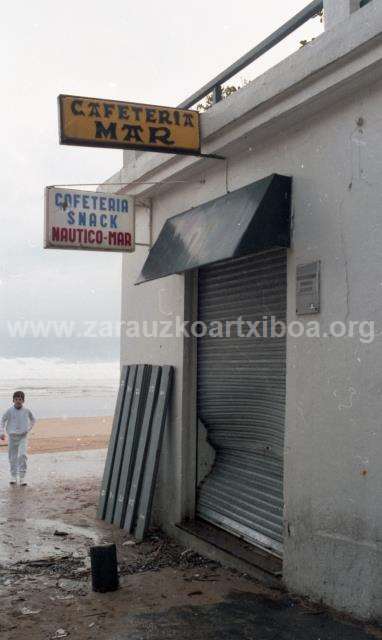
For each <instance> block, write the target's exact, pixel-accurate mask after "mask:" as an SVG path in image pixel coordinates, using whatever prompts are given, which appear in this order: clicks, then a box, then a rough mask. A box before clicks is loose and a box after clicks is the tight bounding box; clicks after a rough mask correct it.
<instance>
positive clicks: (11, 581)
mask: <svg viewBox="0 0 382 640" xmlns="http://www.w3.org/2000/svg"><path fill="white" fill-rule="evenodd" d="M103 459H104V452H100V451H98V452H91V451H89V452H81V453H77V454H73V453H64V454H60V455H57V456H55V457H52V456H50V455H49V454H45V455H40V456H32V457H31V466H32V467H33V468H32V472H31V482H30V486H28V487H26V488H25V489H24V488H21V487H18V488H11V487H9V485H8V484H7V483H6V482H5V481H4V480H2V481H1V484H0V592H1V596H0V598H1V611H2V613H1V616H0V635H1V638H2V640H20V639H21V638H26V639H28V640H44V639H50V638H65V637H68V638H73V639H75V640H87V639H89V640H90V639H93V638H100V639H105V640H106V639H107V640H127V639H128V640H169V639H172V638H179V639H181V640H212V639H215V638H217V639H219V640H234V639H238V640H239V639H248V640H249V639H250V638H251V640H253V639H254V638H256V640H274V639H276V638H277V639H278V640H284V639H285V640H318V638H320V640H367V639H370V638H376V637H382V634H380V632H379V630H378V629H377V628H371V627H370V628H366V627H365V626H364V625H362V624H361V625H356V626H354V625H353V624H352V623H351V622H349V621H346V620H340V619H337V620H336V619H335V618H334V617H333V616H332V615H331V614H329V613H328V612H327V611H324V610H322V608H320V607H317V606H314V605H312V604H309V603H306V602H302V601H299V600H297V599H293V598H291V597H290V596H288V595H286V594H285V593H283V592H281V591H280V592H278V591H271V590H269V589H266V588H264V587H263V586H262V585H261V584H259V583H258V582H256V581H255V580H253V579H251V578H249V577H248V576H245V575H239V574H237V573H235V572H234V571H231V570H229V569H226V568H224V567H222V566H220V565H218V564H217V563H216V562H212V561H209V560H208V559H206V558H202V557H201V556H198V555H197V554H195V553H193V552H192V550H190V549H184V548H183V547H180V546H179V545H177V544H176V543H175V542H174V541H172V540H170V539H169V538H168V537H166V536H164V535H163V534H162V533H161V532H159V531H152V532H151V533H150V535H149V537H148V539H147V540H146V541H145V542H144V543H142V544H135V542H134V540H133V539H132V538H131V537H130V536H129V535H127V534H126V533H125V532H123V531H121V530H119V529H117V528H115V527H110V526H109V525H106V524H105V523H103V522H99V521H97V520H96V506H97V501H98V490H99V482H100V475H101V472H102V466H103ZM0 462H1V460H0ZM110 542H115V543H116V544H117V548H118V559H119V568H120V582H121V588H120V589H119V590H118V591H116V592H114V593H108V594H98V593H94V592H92V591H91V580H90V563H89V548H90V546H91V545H92V544H102V543H110Z"/></svg>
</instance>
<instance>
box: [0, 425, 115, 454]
mask: <svg viewBox="0 0 382 640" xmlns="http://www.w3.org/2000/svg"><path fill="white" fill-rule="evenodd" d="M112 421H113V418H112V417H111V416H107V417H97V418H67V419H62V418H47V419H41V420H38V422H37V424H36V426H35V427H34V429H33V430H32V431H31V433H30V436H29V447H28V451H29V453H30V454H33V453H54V452H57V451H84V450H85V449H103V448H105V447H107V444H108V441H109V436H110V431H111V425H112ZM6 448H7V445H6V443H5V444H4V443H0V450H2V451H3V450H4V449H6Z"/></svg>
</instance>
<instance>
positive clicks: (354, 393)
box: [110, 0, 382, 619]
mask: <svg viewBox="0 0 382 640" xmlns="http://www.w3.org/2000/svg"><path fill="white" fill-rule="evenodd" d="M324 4H325V20H326V24H325V27H326V28H325V32H324V33H323V34H322V35H321V36H320V37H318V38H316V39H315V40H314V41H313V42H311V43H309V44H308V45H307V46H305V47H303V48H302V49H300V50H298V51H297V52H296V53H295V54H293V55H292V56H290V57H288V58H287V59H285V60H283V61H282V62H281V63H280V64H278V65H277V66H275V67H273V68H272V69H270V70H269V71H267V72H266V73H265V74H263V75H262V76H261V77H259V78H257V79H256V80H255V81H253V82H252V83H250V84H249V85H248V86H246V87H244V88H243V89H241V90H240V91H239V92H237V93H236V94H234V95H232V96H230V97H229V98H227V99H225V100H224V101H222V102H220V103H218V104H216V105H214V106H213V108H211V109H210V110H208V111H207V112H206V113H204V114H203V115H202V116H201V125H202V151H203V152H204V153H206V154H218V155H220V156H222V157H224V158H225V159H224V160H220V159H212V158H210V159H206V158H200V157H188V156H161V155H159V154H152V153H136V152H125V154H124V167H123V168H122V169H121V171H120V172H119V174H118V175H117V176H113V177H112V178H111V179H110V182H113V181H114V182H115V181H116V178H117V180H118V181H120V182H129V183H130V182H132V181H134V180H139V181H140V184H136V185H135V186H130V187H128V188H127V189H125V191H126V192H129V193H132V194H134V195H135V196H136V240H137V243H139V244H138V245H137V247H136V251H135V253H134V254H129V255H127V256H125V257H124V261H123V284H122V320H123V321H124V323H125V328H126V330H125V331H123V332H122V362H123V364H133V363H149V364H169V365H173V366H174V367H175V371H176V374H175V386H174V390H173V396H172V404H171V409H170V414H169V420H168V424H167V427H166V432H165V439H164V442H163V449H162V454H161V462H160V472H159V479H158V486H157V491H156V497H155V508H154V519H155V522H156V523H157V524H160V525H161V526H162V527H163V528H165V529H166V530H168V531H169V532H170V533H171V534H172V535H174V536H176V537H178V538H179V539H181V540H183V541H186V542H187V544H188V545H189V546H191V547H192V546H193V547H195V548H198V549H201V550H202V551H204V552H205V553H209V554H211V555H214V556H215V557H222V558H223V559H224V560H225V561H230V558H231V556H234V555H235V541H236V542H237V545H238V546H239V543H240V540H244V541H245V542H246V544H247V545H248V546H249V547H253V548H254V550H255V556H256V550H258V552H259V562H258V567H259V568H258V572H257V573H256V568H254V567H255V566H256V560H254V566H253V567H252V569H253V571H254V573H255V575H259V576H260V575H261V576H263V577H264V578H266V577H267V576H268V577H269V576H272V575H273V576H275V575H276V574H278V573H279V571H278V570H275V569H274V562H273V561H274V559H275V558H276V559H277V558H282V580H283V581H284V583H285V584H286V586H287V588H288V589H290V590H291V591H292V592H295V593H299V594H302V595H305V596H308V597H311V598H313V599H315V600H322V601H323V602H325V603H326V604H329V605H331V606H334V607H336V608H337V609H340V610H343V611H347V612H349V613H351V614H353V615H355V616H358V617H361V618H364V619H381V618H382V580H381V577H380V573H381V560H382V508H381V502H382V466H381V464H380V457H381V454H382V428H381V413H382V411H381V409H382V370H381V362H382V352H381V351H382V350H381V345H382V343H381V336H380V331H381V326H382V249H381V247H382V208H381V207H382V205H381V202H382V180H381V176H382V5H381V3H380V2H379V0H372V1H371V2H368V3H367V4H365V3H362V4H365V6H362V7H361V6H360V2H359V1H358V2H355V1H350V0H328V1H327V2H326V3H324ZM283 202H284V204H283ZM185 212H186V213H185ZM219 212H221V215H219ZM179 214H183V215H179ZM236 215H238V217H237V218H236V217H235V216H236ZM174 216H179V217H178V218H176V219H175V220H172V218H174ZM246 216H247V217H246ZM233 221H234V223H233ZM166 223H167V226H166ZM232 225H233V226H232ZM235 225H236V226H235ZM240 225H242V226H240ZM280 225H281V227H282V230H281V231H280V228H279V226H280ZM283 225H284V226H283ZM285 225H286V226H285ZM286 227H288V229H287V230H286ZM236 233H238V234H239V235H238V236H237V237H236V235H235V234H236ZM234 240H235V242H234ZM167 242H168V244H166V243H167ZM145 245H149V246H145ZM155 247H156V248H155ZM158 248H159V249H158ZM166 251H167V253H166ZM155 252H157V254H156V253H155ZM186 254H187V255H186ZM174 255H176V256H181V257H182V256H183V267H182V265H181V266H180V267H179V264H178V263H177V264H178V266H176V265H175V266H174V265H173V264H172V260H173V257H174ZM185 256H186V257H185ZM201 256H203V259H201ZM206 256H207V258H206ZM208 256H210V259H209V258H208ZM195 265H196V266H195ZM192 267H193V268H192ZM137 281H140V284H136V283H137ZM240 318H241V321H242V322H243V323H244V328H245V329H246V330H247V333H248V329H249V330H250V331H252V334H251V335H249V336H248V335H247V336H246V337H242V336H240V335H239V332H240V331H241V329H240V326H241V325H240V323H239V324H236V325H235V324H231V325H230V326H231V331H230V334H229V335H227V334H224V337H222V336H221V335H219V331H220V328H221V325H220V324H216V323H215V325H214V327H215V335H214V336H211V335H209V334H208V335H203V331H204V329H203V327H204V326H205V325H208V326H209V325H210V323H212V322H213V321H219V322H221V323H223V324H224V323H225V324H224V327H226V324H227V322H231V323H234V322H235V320H237V319H240ZM272 318H273V320H272ZM183 322H187V323H191V322H196V323H197V324H196V325H195V327H196V328H195V330H194V333H195V334H199V337H196V335H192V334H190V336H189V337H187V336H185V335H183V333H182V327H183V324H182V323H183ZM261 322H263V323H264V322H265V324H263V325H261ZM272 322H273V329H275V331H276V333H277V330H278V329H279V331H278V333H277V335H269V333H271V331H270V329H271V323H272ZM256 323H257V324H256ZM277 323H279V324H277ZM282 323H284V325H285V327H286V333H285V334H284V335H282V331H281V329H280V327H281V326H282ZM265 325H266V326H267V329H265ZM187 326H189V325H187ZM267 332H268V333H267ZM195 521H197V522H206V523H208V524H209V525H212V526H213V527H215V528H216V531H217V532H219V531H220V530H221V531H224V532H226V533H228V534H229V537H230V545H231V546H230V553H228V552H227V551H225V552H223V551H222V552H221V553H220V554H219V553H218V551H217V546H219V545H220V543H219V545H214V544H212V543H211V542H207V541H206V538H204V539H203V540H204V541H201V539H200V536H199V535H198V534H197V531H196V529H195V530H194V533H192V523H194V522H195ZM190 523H191V525H190ZM189 525H190V526H189ZM201 537H202V538H203V535H201ZM220 546H223V547H224V545H223V544H222V545H220ZM268 556H269V558H268V559H269V564H267V557H268ZM238 562H239V561H238ZM238 566H241V567H245V566H246V564H245V561H244V560H243V558H242V559H241V560H240V562H239V565H238ZM277 566H281V563H280V565H277ZM272 567H273V568H272ZM272 579H273V578H272ZM275 579H276V578H275Z"/></svg>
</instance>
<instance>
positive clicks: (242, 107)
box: [109, 2, 382, 195]
mask: <svg viewBox="0 0 382 640" xmlns="http://www.w3.org/2000/svg"><path fill="white" fill-rule="evenodd" d="M381 36H382V3H374V2H372V3H370V4H369V5H366V7H364V8H362V10H359V11H356V12H355V13H353V14H352V16H351V17H350V18H349V19H348V20H345V21H343V22H342V23H340V24H339V25H337V26H336V27H335V28H332V29H329V30H328V31H325V32H324V33H323V34H322V35H320V36H319V37H318V38H316V40H314V41H313V42H312V43H310V44H308V45H306V46H305V47H303V48H302V49H300V50H298V51H296V52H295V53H293V54H292V55H291V56H288V57H287V58H285V59H284V60H282V61H281V62H280V63H278V64H277V65H275V66H274V67H272V68H271V69H269V70H268V71H266V72H265V73H263V74H262V75H261V76H259V77H257V78H255V79H254V80H253V81H252V82H251V83H250V84H249V85H247V86H246V87H244V88H243V89H241V90H240V91H238V92H237V93H235V94H232V95H231V96H230V97H229V98H227V99H225V100H223V101H222V102H220V103H218V104H216V105H214V107H212V108H211V109H210V110H208V112H206V113H204V114H202V117H201V126H202V145H203V146H202V151H203V152H204V153H219V152H222V149H224V148H225V149H227V145H229V138H231V137H233V135H234V131H235V129H241V131H240V135H243V126H240V125H241V124H242V123H243V122H246V123H247V124H248V127H252V129H253V126H254V123H253V122H252V115H254V114H256V112H258V111H259V109H260V111H261V112H262V118H261V126H264V124H265V123H266V121H267V117H266V111H269V117H268V122H269V120H270V119H274V118H275V113H274V109H273V107H274V104H275V103H276V102H280V99H281V101H282V98H283V96H290V95H291V94H293V93H294V94H298V93H299V92H302V91H303V90H304V88H305V87H306V85H307V84H309V83H310V84H312V83H314V80H315V79H317V91H316V95H315V97H317V93H318V92H320V91H321V92H324V91H325V92H326V93H327V89H328V87H327V86H326V87H323V86H322V82H321V83H320V80H322V77H323V75H324V76H325V74H327V75H330V74H332V73H333V72H334V71H336V70H338V69H340V68H341V69H342V70H343V71H344V72H343V73H340V74H338V76H335V77H333V79H332V83H331V87H330V88H333V87H335V85H336V84H340V83H343V82H344V81H345V80H346V79H347V76H348V77H351V76H353V77H354V78H356V77H357V76H359V71H360V69H361V68H362V66H363V69H365V68H367V66H368V65H375V63H376V60H377V61H378V62H379V61H380V62H381V63H382V46H381V45H382V37H381ZM373 49H375V50H376V53H377V55H376V56H374V58H373V59H370V57H368V56H367V53H368V52H369V51H371V50H373ZM357 52H360V53H359V59H357ZM354 60H356V63H358V64H356V65H355V66H354ZM352 63H353V65H352ZM347 66H348V73H346V67H347ZM381 68H382V65H381ZM305 98H306V99H307V98H308V96H305ZM279 107H280V105H279ZM284 108H285V109H286V105H285V106H284ZM294 108H295V106H294ZM272 110H273V113H272ZM278 111H279V113H278V114H277V117H280V116H282V115H283V108H282V106H281V109H280V108H279V109H278ZM259 125H260V123H259ZM229 131H231V133H232V136H229V135H228V137H227V135H226V134H227V132H229ZM207 162H208V163H210V162H221V161H219V160H214V161H211V160H205V159H202V158H198V157H192V156H167V155H166V156H165V155H164V154H162V155H161V154H156V153H144V154H139V156H138V157H137V154H136V152H125V153H124V167H123V168H122V170H121V171H120V172H119V175H120V176H121V175H122V176H123V179H124V180H125V181H126V182H132V181H134V180H142V181H144V180H148V181H149V180H151V181H153V182H154V181H157V182H162V181H166V180H168V181H171V178H173V179H175V178H176V177H179V176H180V175H187V173H189V171H190V169H192V170H193V171H198V170H199V169H200V167H201V166H202V167H204V165H205V164H206V163H207ZM116 175H117V174H116ZM109 181H111V179H109ZM121 181H122V180H121ZM129 191H130V192H131V193H135V194H137V195H138V194H141V195H144V194H145V195H152V194H153V193H155V191H156V188H155V185H147V184H146V185H143V184H141V185H139V186H138V185H137V186H136V187H135V188H134V189H133V190H132V189H130V188H129Z"/></svg>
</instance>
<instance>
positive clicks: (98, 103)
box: [58, 95, 200, 154]
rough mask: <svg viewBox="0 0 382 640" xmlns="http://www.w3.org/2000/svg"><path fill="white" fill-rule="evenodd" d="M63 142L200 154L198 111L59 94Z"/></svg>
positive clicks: (89, 145)
mask: <svg viewBox="0 0 382 640" xmlns="http://www.w3.org/2000/svg"><path fill="white" fill-rule="evenodd" d="M58 104H59V113H60V142H61V144H70V145H80V146H87V147H106V148H115V149H141V150H146V151H161V152H162V153H163V152H165V153H185V154H187V153H188V154H193V153H194V154H198V153H200V124H199V113H198V111H191V110H188V109H187V110H186V109H174V108H172V107H158V106H155V105H148V104H137V103H135V102H117V101H113V100H101V99H97V98H82V97H79V96H66V95H60V96H58Z"/></svg>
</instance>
